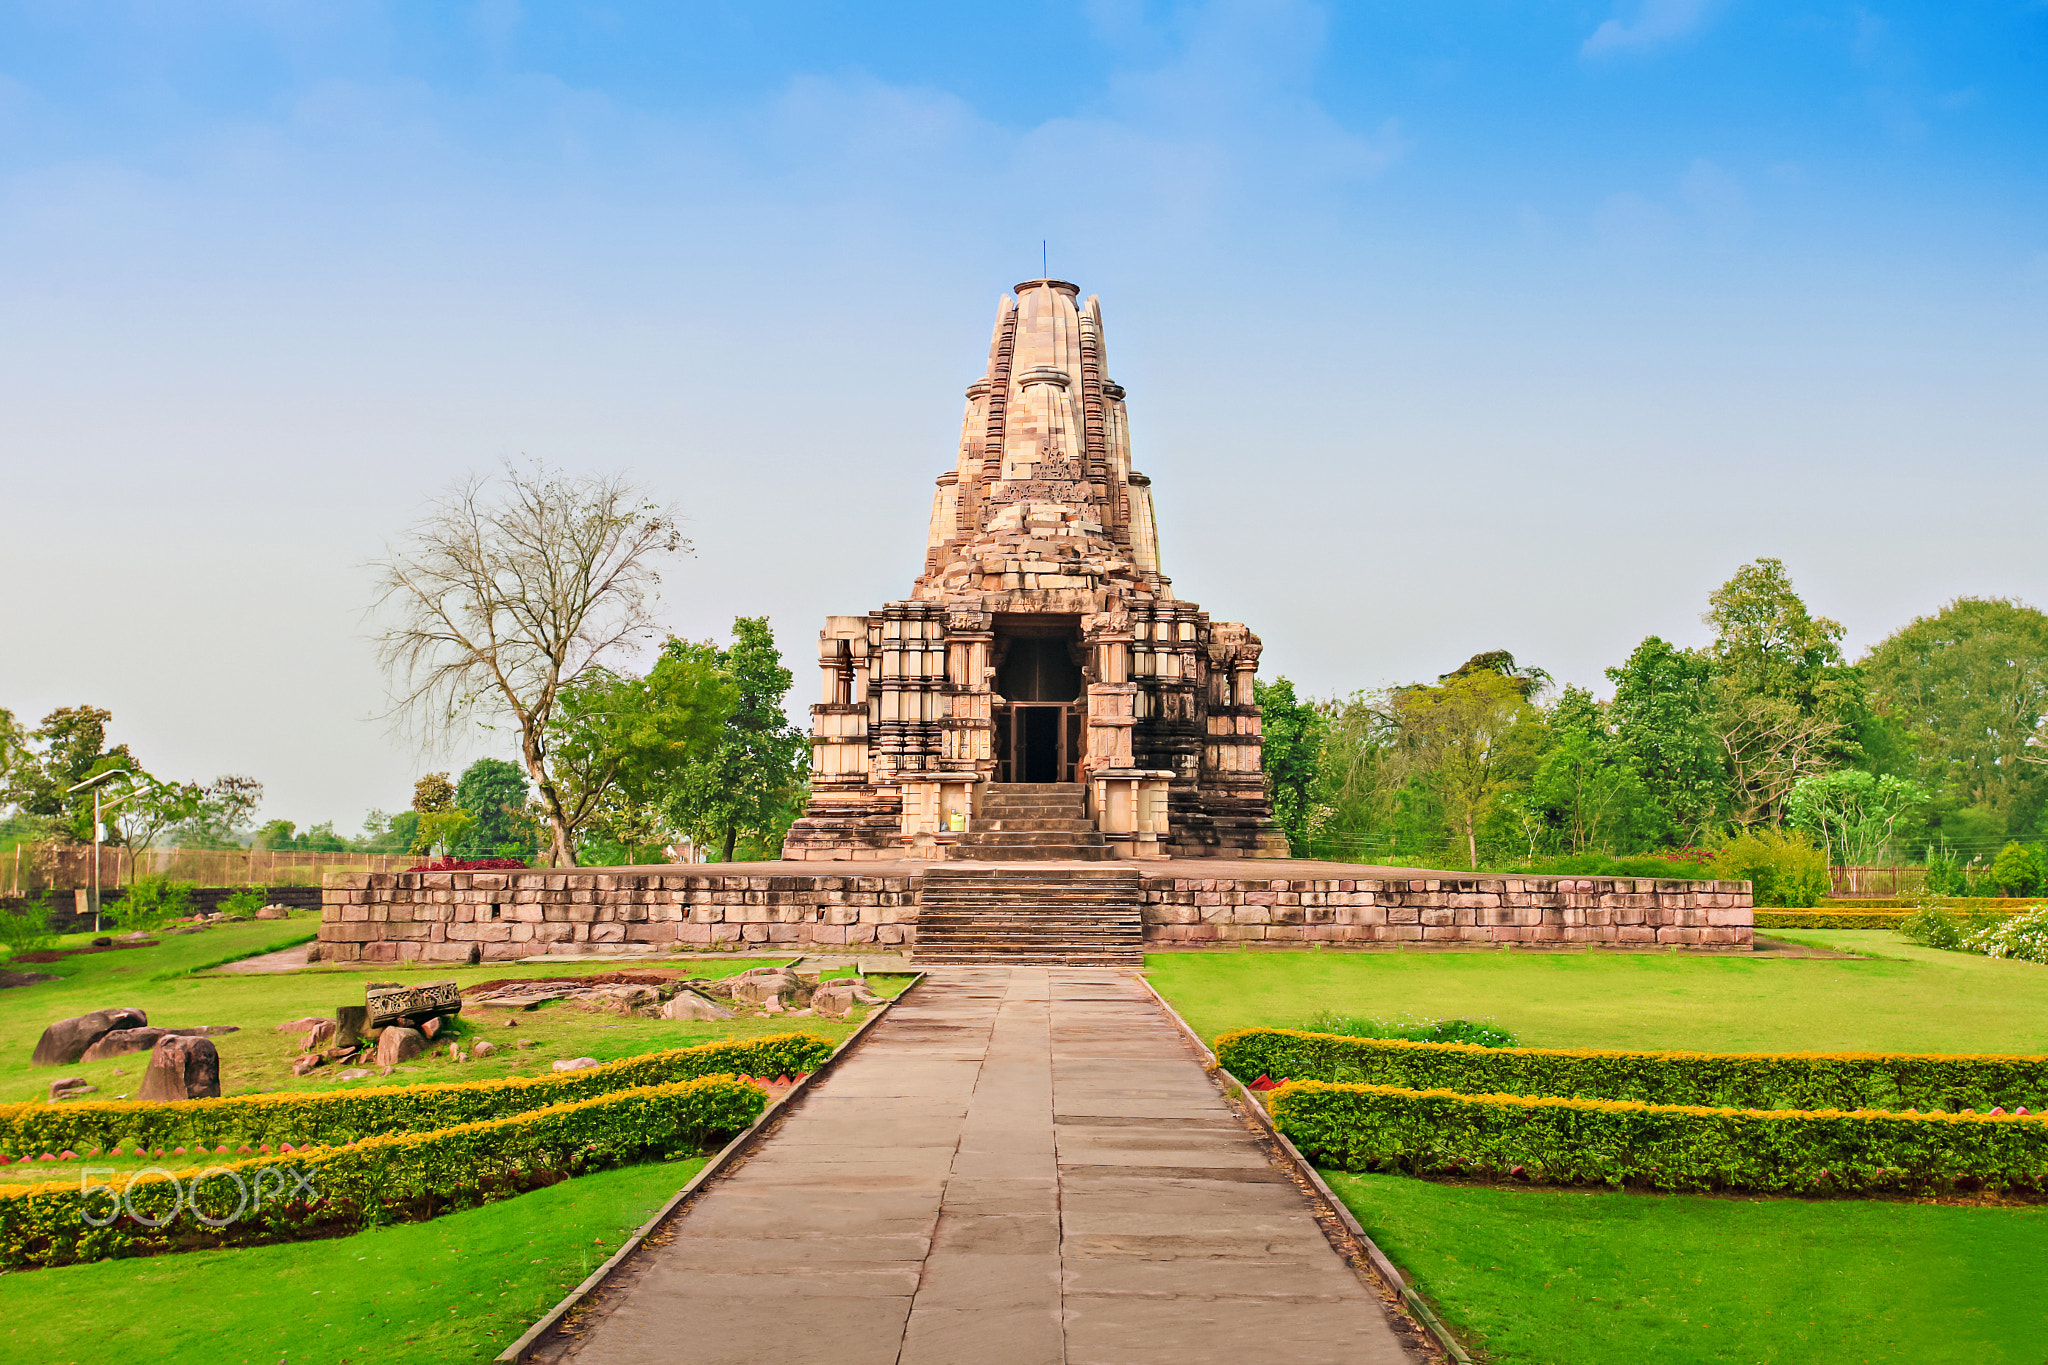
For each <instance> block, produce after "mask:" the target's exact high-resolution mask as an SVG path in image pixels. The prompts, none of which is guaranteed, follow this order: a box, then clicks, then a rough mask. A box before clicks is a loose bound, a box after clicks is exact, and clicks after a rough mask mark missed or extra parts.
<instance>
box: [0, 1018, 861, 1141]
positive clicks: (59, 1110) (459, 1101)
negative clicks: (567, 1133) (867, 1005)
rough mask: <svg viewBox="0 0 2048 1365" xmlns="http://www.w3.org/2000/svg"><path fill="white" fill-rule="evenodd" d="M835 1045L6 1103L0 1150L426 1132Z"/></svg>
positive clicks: (808, 1061) (794, 1039)
mask: <svg viewBox="0 0 2048 1365" xmlns="http://www.w3.org/2000/svg"><path fill="white" fill-rule="evenodd" d="M831 1055H832V1044H831V1042H830V1041H828V1040H827V1039H824V1038H821V1037H819V1036H818V1035H817V1034H814V1033H778V1034H771V1035H769V1036H767V1037H765V1038H754V1039H748V1040H744V1041H731V1042H717V1043H705V1044H702V1045H701V1046H698V1047H685V1048H672V1049H669V1050H668V1051H665V1052H650V1053H646V1054H644V1055H642V1056H638V1057H628V1058H626V1059H625V1060H623V1061H617V1062H610V1063H607V1064H606V1065H604V1066H594V1067H589V1068H587V1069H585V1070H582V1071H568V1072H564V1073H562V1074H561V1075H558V1076H542V1077H534V1078H512V1079H507V1080H500V1081H465V1082H458V1083H456V1084H450V1085H415V1086H403V1087H400V1086H389V1087H384V1086H377V1087H370V1088H367V1089H362V1090H330V1091H316V1092H311V1093H303V1092H302V1093H276V1094H269V1095H239V1096H234V1097H231V1098H227V1099H217V1100H178V1101H173V1102H170V1103H165V1104H137V1103H133V1102H130V1101H125V1100H116V1101H107V1102H99V1103H91V1102H87V1103H68V1102H67V1103H64V1104H46V1103H42V1102H32V1103H27V1104H8V1105H0V1153H4V1154H6V1155H8V1156H17V1157H18V1156H30V1155H35V1154H37V1153H41V1152H60V1151H63V1150H65V1149H66V1148H70V1149H72V1150H75V1151H80V1152H85V1151H90V1150H92V1149H94V1148H99V1149H101V1150H105V1149H109V1148H112V1147H115V1146H127V1145H130V1144H138V1143H139V1144H141V1145H143V1146H147V1147H173V1146H189V1145H192V1144H195V1143H205V1144H207V1145H208V1146H217V1145H219V1144H220V1143H223V1142H248V1143H257V1144H260V1143H271V1144H282V1143H286V1142H290V1143H293V1144H294V1145H297V1144H301V1143H309V1142H310V1143H317V1144H323V1145H326V1144H334V1143H342V1142H354V1141H356V1140H357V1139H360V1138H367V1137H371V1136H373V1135H375V1134H379V1133H408V1132H410V1133H418V1132H427V1131H431V1130H433V1129H438V1128H447V1127H449V1126H450V1125H451V1124H459V1123H474V1122H477V1121H480V1120H484V1119H495V1118H502V1117H504V1116H506V1115H508V1114H517V1113H522V1112H525V1111H527V1110H533V1109H541V1108H545V1107H547V1106H549V1105H556V1104H564V1103H568V1102H570V1101H575V1100H586V1099H590V1098H592V1097H593V1096H597V1095H603V1094H607V1093H609V1092H611V1091H614V1090H629V1089H634V1088H638V1087H643V1086H649V1085H663V1084H667V1083H669V1082H673V1081H687V1080H691V1079H694V1078H696V1077H698V1076H710V1075H720V1074H724V1075H745V1076H782V1075H789V1076H795V1075H798V1074H800V1073H802V1072H806V1071H815V1070H817V1069H818V1066H819V1065H820V1064H821V1063H822V1062H824V1060H825V1059H826V1058H827V1057H829V1056H831Z"/></svg>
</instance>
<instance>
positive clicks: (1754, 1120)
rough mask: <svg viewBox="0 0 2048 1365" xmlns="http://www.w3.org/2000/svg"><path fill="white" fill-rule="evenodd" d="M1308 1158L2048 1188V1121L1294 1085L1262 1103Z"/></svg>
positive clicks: (1651, 1182)
mask: <svg viewBox="0 0 2048 1365" xmlns="http://www.w3.org/2000/svg"><path fill="white" fill-rule="evenodd" d="M1268 1103H1269V1104H1270V1105H1271V1107H1272V1112H1273V1116H1274V1120H1275V1122H1276V1123H1277V1125H1278V1126H1279V1128H1280V1130H1281V1131H1282V1132H1284V1133H1286V1134H1287V1136H1288V1137H1289V1138H1290V1139H1292V1140H1293V1141H1294V1143H1295V1144H1296V1145H1297V1146H1299V1147H1300V1148H1302V1149H1303V1151H1305V1152H1307V1153H1308V1154H1309V1155H1310V1156H1311V1157H1312V1158H1313V1159H1314V1160H1316V1161H1318V1162H1321V1163H1324V1164H1328V1165H1335V1166H1341V1167H1343V1168H1344V1169H1345V1170H1350V1171H1363V1170H1375V1169H1398V1170H1403V1171H1408V1172H1411V1173H1414V1174H1417V1175H1446V1174H1465V1175H1485V1176H1496V1177H1498V1176H1511V1177H1520V1178H1524V1179H1528V1180H1534V1181H1542V1182H1546V1183H1559V1184H1584V1183H1595V1184H1609V1185H1638V1186H1646V1187H1649V1188H1653V1189H1662V1190H1712V1189H1745V1190H1756V1191H1777V1192H1798V1193H1808V1194H1811V1193H1819V1192H1827V1191H1845V1192H1846V1191H1865V1190H1911V1189H1927V1188H1948V1187H1953V1186H1955V1185H1957V1184H1965V1185H1968V1186H1970V1187H1973V1188H1974V1187H1975V1186H1976V1185H1977V1184H1978V1183H1979V1182H1981V1183H1982V1184H1983V1185H1984V1186H1987V1187H1990V1188H1994V1189H2032V1190H2039V1189H2041V1188H2043V1187H2044V1186H2048V1122H2044V1121H2043V1120H2041V1119H2039V1118H2019V1117H2013V1116H2003V1117H1994V1116H1991V1115H1982V1114H1940V1115H1926V1116H1912V1115H1903V1114H1887V1113H1876V1112H1871V1111H1863V1112H1855V1113H1843V1112H1840V1111H1836V1110H1819V1111H1814V1112H1786V1111H1778V1112H1768V1111H1761V1110H1744V1109H1715V1108H1705V1107H1701V1106H1692V1105H1655V1104H1639V1103H1634V1102H1631V1101H1617V1100H1583V1099H1579V1100H1574V1099H1539V1098H1529V1097H1526V1096H1515V1095H1460V1094H1454V1093H1453V1092H1451V1091H1448V1090H1404V1089H1399V1088H1396V1087H1392V1086H1377V1085H1332V1084H1327V1083H1324V1082H1320V1081H1296V1082H1292V1083H1290V1084H1288V1085H1283V1086H1281V1087H1280V1088H1279V1089H1278V1090H1276V1091H1273V1092H1272V1093H1271V1095H1270V1096H1269V1098H1268Z"/></svg>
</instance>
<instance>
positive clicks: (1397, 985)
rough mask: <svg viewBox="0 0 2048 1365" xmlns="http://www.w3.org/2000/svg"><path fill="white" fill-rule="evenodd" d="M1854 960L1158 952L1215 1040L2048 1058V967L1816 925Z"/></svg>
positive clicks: (1167, 986)
mask: <svg viewBox="0 0 2048 1365" xmlns="http://www.w3.org/2000/svg"><path fill="white" fill-rule="evenodd" d="M1778 937H1783V938H1793V937H1796V938H1797V939H1799V940H1800V941H1802V942H1808V943H1813V944H1818V945H1824V946H1829V947H1834V948H1838V949H1841V950H1844V951H1850V952H1858V953H1868V954H1881V956H1865V957H1857V958H1849V959H1836V958H1749V957H1737V956H1733V955H1728V956H1721V955H1709V954H1687V953H1621V952H1609V951H1602V950H1598V949H1594V950H1589V951H1585V952H1548V951H1545V952H1532V951H1528V950H1501V949H1485V950H1479V951H1473V952H1423V951H1403V950H1392V951H1373V952H1342V951H1321V952H1315V951H1310V952H1271V951H1268V952H1260V951H1255V950H1237V951H1221V952H1218V951H1208V952H1186V953H1154V954H1150V955H1148V956H1147V957H1146V959H1145V967H1146V973H1147V975H1148V976H1149V977H1150V978H1151V980H1152V983H1153V984H1154V985H1155V986H1156V987H1158V989H1159V992H1160V994H1162V995H1164V996H1165V997H1166V998H1167V999H1168V1000H1170V1001H1171V1002H1172V1003H1173V1006H1174V1008H1175V1009H1177V1010H1179V1011H1180V1012H1181V1014H1182V1016H1183V1017H1184V1018H1186V1019H1187V1021H1188V1023H1189V1024H1191V1025H1192V1026H1193V1027H1194V1028H1195V1029H1196V1030H1197V1031H1198V1032H1200V1033H1201V1034H1202V1035H1203V1036H1204V1037H1206V1038H1212V1039H1213V1038H1214V1037H1215V1036H1216V1035H1217V1034H1219V1033H1222V1032H1225V1031H1226V1030H1229V1029H1233V1028H1246V1027H1251V1026H1255V1025H1264V1026H1269V1027H1298V1026H1300V1025H1301V1024H1303V1023H1305V1022H1306V1021H1307V1020H1308V1019H1309V1018H1310V1017H1311V1016H1313V1015H1315V1014H1316V1013H1318V1012H1319V1011H1324V1010H1327V1011H1330V1012H1332V1013H1336V1014H1343V1015H1351V1016H1362V1017H1371V1018H1395V1017H1400V1016H1408V1017H1414V1018H1424V1019H1442V1018H1467V1019H1484V1020H1486V1021H1488V1022H1490V1023H1493V1024H1496V1025H1498V1026H1499V1027H1501V1028H1504V1029H1506V1030H1508V1031H1509V1032H1511V1033H1513V1034H1515V1035H1516V1037H1517V1038H1518V1039H1519V1040H1520V1041H1521V1042H1522V1043H1523V1044H1524V1045H1526V1046H1530V1047H1615V1048H1693V1049H1699V1050H1702V1051H1727V1052H1789V1051H1808V1050H1810V1051H1858V1050H1886V1051H1901V1052H2018V1053H2039V1052H2048V967H2041V966H2038V965H2036V964H2034V963H2030V962H2012V961H2001V960H1997V959H1993V958H1987V957H1979V956H1976V955H1974V954H1967V953H1944V952H1937V951H1935V950H1933V949H1927V948H1920V947H1917V946H1915V945H1913V944H1911V943H1908V942H1906V941H1905V940H1904V939H1901V938H1898V937H1897V936H1896V935H1893V934H1890V933H1887V932H1884V931H1881V930H1870V931H1859V930H1802V931H1799V932H1798V933H1797V934H1796V935H1795V934H1791V933H1787V934H1783V935H1778Z"/></svg>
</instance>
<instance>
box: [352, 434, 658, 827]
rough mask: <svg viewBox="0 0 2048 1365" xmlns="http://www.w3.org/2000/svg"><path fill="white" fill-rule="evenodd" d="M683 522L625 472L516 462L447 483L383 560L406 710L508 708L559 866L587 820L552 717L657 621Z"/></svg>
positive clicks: (428, 719) (439, 727)
mask: <svg viewBox="0 0 2048 1365" xmlns="http://www.w3.org/2000/svg"><path fill="white" fill-rule="evenodd" d="M677 522H678V517H677V514H676V512H675V510H674V509H673V508H672V507H670V506H667V505H663V504H657V503H655V502H653V501H651V500H650V498H649V496H648V494H647V492H646V491H645V490H644V489H642V488H640V487H639V486H638V485H636V484H634V483H633V482H632V481H631V480H630V479H628V478H627V477H626V476H625V475H623V474H610V475H580V474H568V473H564V472H563V471H560V470H556V469H550V468H548V467H547V466H545V465H542V464H538V463H536V464H534V465H532V466H530V467H527V468H519V467H516V466H513V465H510V464H508V465H506V466H505V468H504V470H503V471H502V472H501V473H500V474H499V475H498V476H497V477H495V478H491V477H486V476H482V475H473V476H471V477H470V478H468V479H465V480H463V481H462V482H460V483H458V484H456V485H454V486H453V487H452V488H450V489H449V490H448V491H447V492H445V493H443V494H442V495H441V496H440V497H438V498H436V499H435V500H434V502H433V504H432V505H431V507H430V509H429V510H428V512H427V514H426V515H425V516H423V517H421V518H420V519H419V521H417V522H416V523H414V525H413V526H412V528H411V529H410V530H409V531H408V532H407V534H406V538H405V541H404V543H403V544H402V545H401V546H400V547H398V548H396V549H390V550H387V551H386V553H385V555H384V557H383V558H382V559H380V560H377V561H374V563H373V565H372V567H373V568H374V569H375V570H376V571H377V574H378V580H379V582H378V588H379V592H378V596H377V606H378V607H381V608H384V609H386V610H388V611H390V612H391V613H393V614H394V615H395V617H396V623H395V624H393V625H392V626H391V627H390V628H389V629H387V630H386V631H384V633H383V634H382V635H381V636H380V637H379V641H378V651H377V657H378V661H379V662H380V663H381V664H383V666H384V669H385V672H386V674H387V675H388V676H389V677H390V679H391V684H392V693H393V699H394V706H393V714H394V716H399V717H404V718H406V719H409V720H410V721H412V722H413V723H414V724H415V725H417V726H420V727H422V728H425V729H429V730H435V731H439V732H441V733H443V734H445V733H447V732H448V731H450V730H452V729H453V728H454V727H455V726H457V725H458V724H460V722H461V721H462V720H463V718H464V717H466V716H469V715H471V714H472V713H475V712H478V711H482V712H485V713H488V714H494V715H499V716H504V717H507V718H509V719H510V720H512V721H513V722H514V723H515V724H516V725H517V726H518V729H519V752H520V757H521V759H522V760H523V762H524V765H525V767H526V771H527V775H528V776H529V777H531V778H532V779H533V785H534V787H535V788H536V789H537V790H538V792H539V800H540V805H541V809H542V811H543V813H544V814H545V815H546V817H547V820H548V824H549V826H550V829H551V831H552V849H551V857H552V861H553V863H554V865H555V866H557V867H570V866H574V865H575V862H576V845H575V835H576V821H575V820H574V819H573V818H572V816H571V814H570V812H569V811H568V810H566V809H565V807H564V803H563V795H562V791H561V789H560V787H559V786H558V785H557V783H556V780H555V772H554V765H553V763H552V761H551V756H550V754H549V752H548V747H547V724H548V719H549V717H550V716H552V715H553V714H554V710H555V704H556V699H557V698H558V697H559V696H560V694H561V691H562V689H563V687H565V686H566V685H568V684H570V683H572V682H574V681H575V680H576V679H578V678H580V677H582V676H583V675H584V674H585V673H586V672H588V671H589V670H590V669H592V668H593V667H597V666H599V665H600V664H601V663H602V661H603V660H604V659H606V658H607V657H609V656H611V655H612V654H614V653H617V652H618V651H620V650H622V649H625V648H629V647H630V646H631V645H632V644H634V643H635V642H637V641H638V640H641V639H643V638H646V637H647V636H649V635H650V634H651V632H652V631H653V628H654V617H653V604H654V599H655V593H656V590H657V588H658V586H659V584H660V582H661V576H660V573H659V572H658V561H659V559H660V557H661V556H663V555H668V554H677V553H688V552H689V551H690V544H689V542H688V541H686V540H684V539H683V538H682V535H681V533H680V532H679V530H678V529H677Z"/></svg>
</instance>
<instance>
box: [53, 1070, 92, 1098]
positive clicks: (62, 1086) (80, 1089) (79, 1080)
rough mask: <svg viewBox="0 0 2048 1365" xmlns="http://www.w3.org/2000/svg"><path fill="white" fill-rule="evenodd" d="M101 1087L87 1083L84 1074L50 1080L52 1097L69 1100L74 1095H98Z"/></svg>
mask: <svg viewBox="0 0 2048 1365" xmlns="http://www.w3.org/2000/svg"><path fill="white" fill-rule="evenodd" d="M99 1089H100V1088H99V1087H98V1086H96V1085H87V1084H86V1083H85V1077H83V1076H66V1077H65V1078H64V1079H63V1080H61V1081H51V1082H50V1098H51V1099H53V1100H68V1099H70V1098H72V1097H73V1096H74V1095H96V1094H98V1093H99Z"/></svg>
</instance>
